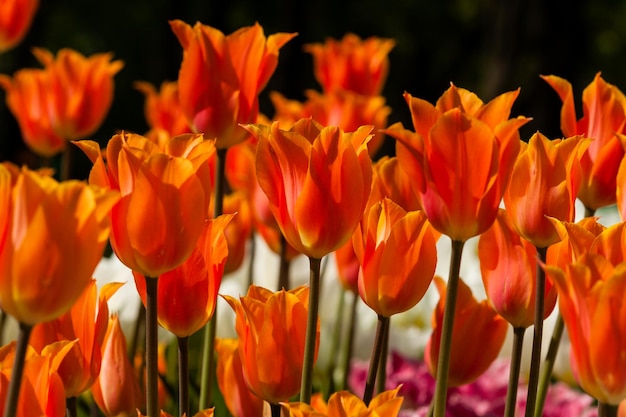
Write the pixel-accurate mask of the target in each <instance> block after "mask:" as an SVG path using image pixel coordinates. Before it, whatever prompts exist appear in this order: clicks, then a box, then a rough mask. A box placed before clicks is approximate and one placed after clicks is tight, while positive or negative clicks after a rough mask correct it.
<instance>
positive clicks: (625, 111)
mask: <svg viewBox="0 0 626 417" xmlns="http://www.w3.org/2000/svg"><path fill="white" fill-rule="evenodd" d="M541 78H543V79H544V80H545V81H546V82H547V83H548V84H550V86H551V87H552V88H553V89H554V90H555V91H556V92H557V94H558V95H559V97H560V98H561V100H562V101H563V106H562V108H561V131H562V133H563V135H564V136H566V137H569V136H576V135H580V136H585V137H588V138H591V139H592V140H591V141H590V143H589V146H588V147H587V148H586V149H585V150H584V152H582V153H580V154H579V155H577V159H578V161H579V162H580V167H581V171H582V182H581V187H580V190H579V191H578V198H579V199H580V201H582V203H583V204H584V205H585V207H586V208H587V209H588V210H592V211H595V210H596V209H598V208H600V207H604V206H609V205H611V204H615V187H616V176H617V170H618V168H619V165H620V162H621V161H622V159H623V157H624V149H623V147H622V145H621V143H620V140H619V139H618V138H617V137H616V135H615V134H616V133H622V134H623V133H626V96H624V93H622V92H621V91H620V89H619V88H617V87H616V86H614V85H612V84H609V83H607V82H606V81H605V80H604V79H603V78H602V76H601V75H600V73H597V74H596V76H595V77H594V79H593V81H592V82H591V83H590V84H589V85H588V86H587V87H586V88H585V89H584V90H583V94H582V109H583V116H582V118H580V119H579V120H576V109H575V107H574V93H573V91H572V85H571V84H570V83H569V81H567V80H565V79H563V78H560V77H557V76H556V75H547V76H542V77H541Z"/></svg>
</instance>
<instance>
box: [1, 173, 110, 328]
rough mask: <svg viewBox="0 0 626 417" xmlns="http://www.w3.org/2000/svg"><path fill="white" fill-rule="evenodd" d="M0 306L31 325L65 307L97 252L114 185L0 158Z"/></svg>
mask: <svg viewBox="0 0 626 417" xmlns="http://www.w3.org/2000/svg"><path fill="white" fill-rule="evenodd" d="M0 196H1V198H0V236H3V237H2V239H0V271H1V273H0V307H1V308H2V310H3V311H4V312H5V313H7V314H9V315H11V316H13V317H14V318H15V319H16V320H18V321H19V322H21V323H23V324H26V325H31V326H32V325H34V324H36V323H41V322H45V321H49V320H52V319H55V318H57V317H59V316H60V315H61V314H63V313H65V312H67V311H68V310H69V309H70V308H71V307H72V305H73V304H74V303H75V302H76V300H77V299H78V298H79V297H80V295H81V293H82V292H83V290H84V289H85V287H86V286H87V285H88V284H89V282H90V280H91V276H92V273H93V271H94V270H95V268H96V265H98V262H100V260H101V259H102V254H103V252H104V247H105V245H106V243H107V239H108V237H109V232H110V230H111V225H110V222H109V218H108V215H109V213H110V212H111V210H112V207H113V206H114V204H116V202H117V201H118V200H119V196H118V194H117V193H115V192H109V191H105V190H103V189H100V188H95V187H91V186H88V185H87V184H85V183H83V182H80V181H74V180H73V181H66V182H61V183H59V182H57V181H55V180H54V179H53V178H51V177H48V176H44V175H41V174H39V173H37V172H34V171H30V170H28V169H26V168H22V169H21V170H19V169H16V168H14V167H11V166H8V165H6V164H1V165H0Z"/></svg>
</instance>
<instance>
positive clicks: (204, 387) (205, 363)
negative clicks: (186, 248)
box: [199, 148, 228, 410]
mask: <svg viewBox="0 0 626 417" xmlns="http://www.w3.org/2000/svg"><path fill="white" fill-rule="evenodd" d="M227 150H228V149H227V148H224V149H218V150H217V155H216V163H215V190H214V192H215V195H214V202H213V218H217V217H218V216H220V215H222V213H223V212H224V187H225V185H226V179H225V168H226V151H227ZM216 333H217V309H215V311H214V312H213V317H211V319H210V320H209V322H208V323H207V325H206V326H204V340H203V350H202V369H201V372H200V400H199V406H200V410H205V409H207V408H209V405H210V404H211V388H212V386H213V375H214V374H215V353H214V352H215V335H216Z"/></svg>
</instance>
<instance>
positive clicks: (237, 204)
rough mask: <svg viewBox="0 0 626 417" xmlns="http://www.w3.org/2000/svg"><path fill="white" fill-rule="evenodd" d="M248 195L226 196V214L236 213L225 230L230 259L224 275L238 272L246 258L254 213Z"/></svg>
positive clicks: (232, 194) (239, 193)
mask: <svg viewBox="0 0 626 417" xmlns="http://www.w3.org/2000/svg"><path fill="white" fill-rule="evenodd" d="M251 211H252V210H251V208H250V203H249V201H248V199H247V197H246V195H245V194H244V193H243V192H241V191H236V192H233V193H230V194H228V195H225V196H224V210H223V212H224V213H236V214H237V215H236V216H234V218H233V219H232V221H231V222H230V223H229V224H228V227H227V228H226V229H225V230H224V232H225V233H226V241H227V242H228V258H227V259H226V265H225V266H224V275H226V274H230V273H232V272H235V271H236V270H238V269H239V268H240V267H241V265H242V264H243V261H244V259H245V256H246V248H247V244H248V242H249V241H250V239H251V237H252V213H251Z"/></svg>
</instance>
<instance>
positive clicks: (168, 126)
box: [135, 81, 191, 137]
mask: <svg viewBox="0 0 626 417" xmlns="http://www.w3.org/2000/svg"><path fill="white" fill-rule="evenodd" d="M135 88H136V89H137V90H139V91H140V92H142V93H143V94H144V96H145V104H144V115H145V117H146V121H147V122H148V126H149V127H150V130H151V131H154V132H163V133H165V134H166V135H167V136H170V137H171V136H178V135H181V134H183V133H189V132H191V129H190V128H189V125H188V124H187V119H186V118H185V115H184V114H183V112H182V110H181V108H180V102H179V99H178V82H176V81H165V82H163V83H162V84H161V86H160V88H159V90H158V91H157V89H156V88H155V87H154V85H152V84H150V83H148V82H145V81H138V82H136V83H135Z"/></svg>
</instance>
